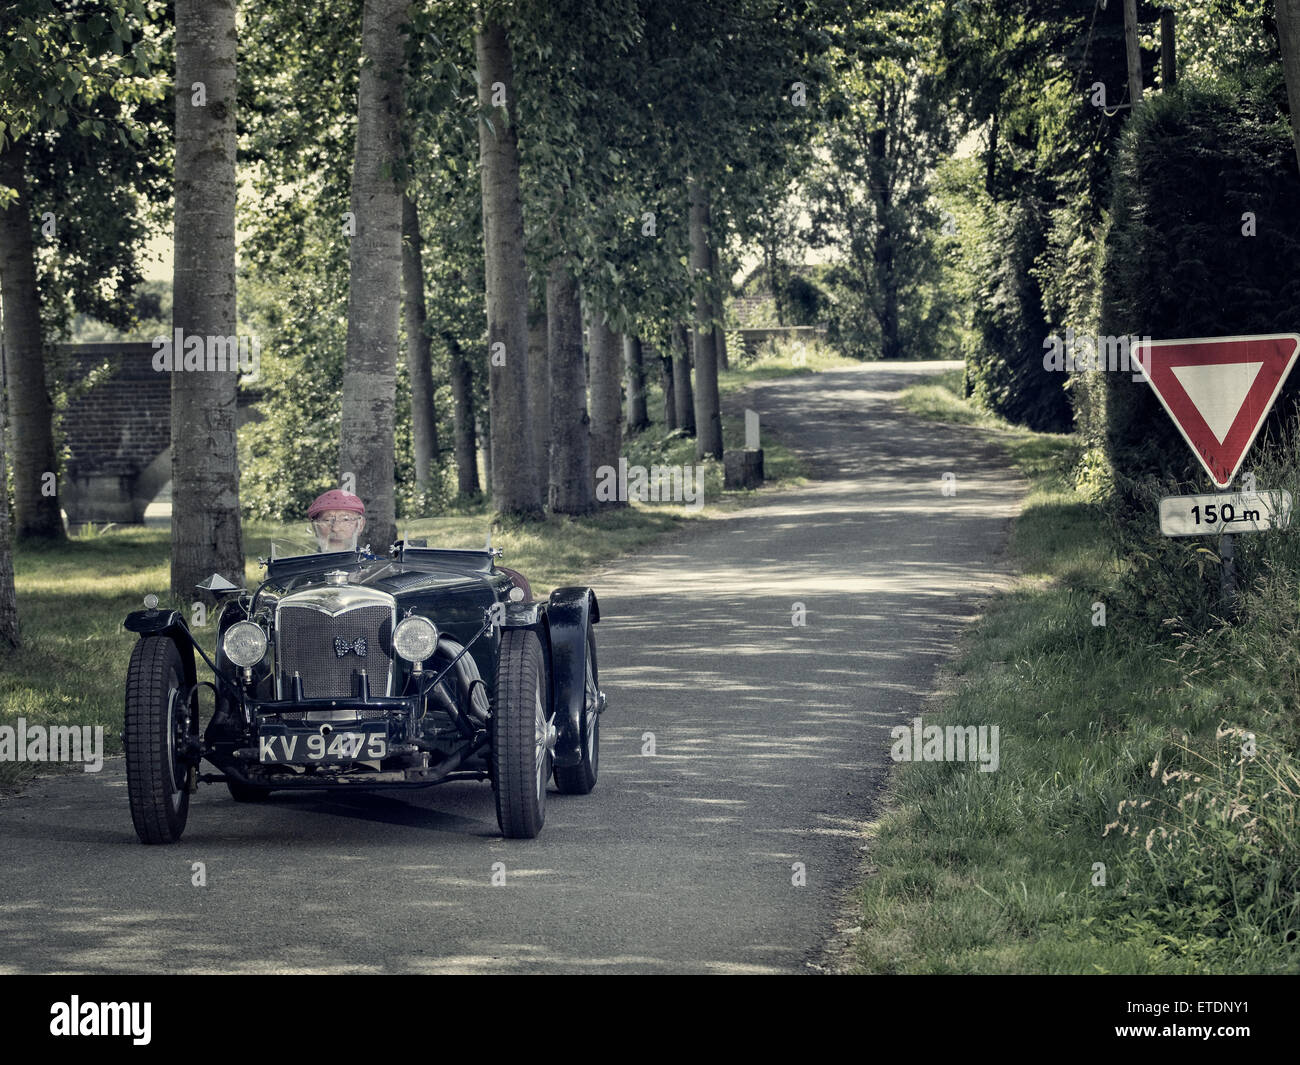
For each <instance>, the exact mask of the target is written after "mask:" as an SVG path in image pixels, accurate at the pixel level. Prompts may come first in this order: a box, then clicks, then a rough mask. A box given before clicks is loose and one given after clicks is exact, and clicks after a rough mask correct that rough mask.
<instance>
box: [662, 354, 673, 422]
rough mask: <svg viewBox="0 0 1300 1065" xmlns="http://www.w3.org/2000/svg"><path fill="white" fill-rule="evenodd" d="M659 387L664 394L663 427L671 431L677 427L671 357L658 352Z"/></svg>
mask: <svg viewBox="0 0 1300 1065" xmlns="http://www.w3.org/2000/svg"><path fill="white" fill-rule="evenodd" d="M659 387H660V389H662V391H663V394H664V428H665V429H666V430H667V431H668V432H670V433H671V432H672V431H673V430H674V429H676V428H677V397H676V395H675V394H674V389H673V357H672V355H671V354H670V353H667V352H662V351H661V352H660V353H659Z"/></svg>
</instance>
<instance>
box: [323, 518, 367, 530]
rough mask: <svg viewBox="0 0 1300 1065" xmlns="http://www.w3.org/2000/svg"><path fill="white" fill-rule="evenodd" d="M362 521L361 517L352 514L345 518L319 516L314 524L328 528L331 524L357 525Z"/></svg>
mask: <svg viewBox="0 0 1300 1065" xmlns="http://www.w3.org/2000/svg"><path fill="white" fill-rule="evenodd" d="M360 521H361V519H360V518H359V517H358V516H357V515H355V514H351V515H348V516H347V517H343V518H317V519H316V521H315V522H314V524H315V525H316V526H318V527H319V528H322V529H328V528H329V527H330V526H331V525H342V526H344V527H347V526H349V525H356V524H357V523H358V522H360Z"/></svg>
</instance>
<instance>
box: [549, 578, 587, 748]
mask: <svg viewBox="0 0 1300 1065" xmlns="http://www.w3.org/2000/svg"><path fill="white" fill-rule="evenodd" d="M546 613H547V617H548V618H549V620H550V628H551V662H552V665H551V700H552V705H553V706H554V707H555V724H556V729H557V731H558V732H559V736H558V737H557V739H556V743H555V764H556V765H557V766H574V765H577V764H578V763H579V762H581V761H582V711H583V708H584V703H585V700H586V679H587V625H588V624H589V623H590V624H595V623H596V622H597V621H599V620H600V607H599V605H598V604H597V602H596V593H595V592H593V591H592V590H591V589H590V588H579V587H572V588H557V589H555V591H553V592H552V593H551V599H550V603H549V604H548V606H547V611H546Z"/></svg>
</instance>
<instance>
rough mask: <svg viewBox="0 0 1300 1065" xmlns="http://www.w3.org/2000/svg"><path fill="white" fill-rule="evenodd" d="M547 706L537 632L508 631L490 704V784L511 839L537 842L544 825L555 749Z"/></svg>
mask: <svg viewBox="0 0 1300 1065" xmlns="http://www.w3.org/2000/svg"><path fill="white" fill-rule="evenodd" d="M546 704H547V699H546V664H545V661H544V659H543V657H542V645H541V642H540V641H539V640H538V639H537V634H536V633H535V632H532V631H530V630H528V629H506V630H505V631H504V632H502V633H501V656H500V659H499V661H498V663H497V680H496V698H495V699H494V700H493V705H492V783H493V787H494V788H495V789H496V800H497V823H498V824H499V825H500V826H501V834H502V835H503V836H505V837H506V838H507V839H533V838H535V837H536V836H537V834H538V833H539V832H540V831H541V830H542V825H543V824H544V823H545V821H546V782H547V780H548V779H549V778H550V775H551V750H552V746H553V744H552V741H551V737H550V732H551V723H550V719H549V716H548V713H547V709H548V708H547V705H546Z"/></svg>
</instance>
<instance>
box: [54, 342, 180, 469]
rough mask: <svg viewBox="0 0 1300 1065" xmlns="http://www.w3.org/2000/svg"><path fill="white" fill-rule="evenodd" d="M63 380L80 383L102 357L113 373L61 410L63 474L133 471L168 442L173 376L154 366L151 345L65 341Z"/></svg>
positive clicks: (150, 458) (63, 349)
mask: <svg viewBox="0 0 1300 1065" xmlns="http://www.w3.org/2000/svg"><path fill="white" fill-rule="evenodd" d="M60 355H61V357H62V358H64V359H65V360H66V366H65V379H66V380H67V381H68V382H69V384H72V383H78V382H81V381H83V380H84V379H85V377H86V375H87V373H89V372H90V371H91V370H92V369H93V368H94V367H96V366H98V365H100V364H101V363H102V362H103V361H104V360H105V359H106V358H107V359H109V360H110V361H111V363H112V364H113V365H114V367H115V370H114V372H113V373H112V375H111V376H109V377H107V378H105V379H103V380H101V381H99V383H98V384H96V385H94V386H93V387H92V388H91V389H90V390H89V391H87V392H86V393H85V394H84V395H80V396H78V397H77V398H75V399H73V400H72V401H71V402H70V403H69V404H68V407H67V409H66V410H65V411H64V412H63V437H64V443H65V444H66V445H67V447H68V448H69V450H70V452H71V457H70V459H69V461H68V466H67V470H66V476H69V477H76V476H78V475H86V474H92V473H93V474H129V475H133V474H136V473H138V472H139V471H140V470H142V469H143V468H144V467H145V466H147V465H149V463H150V462H152V461H153V460H154V459H155V458H157V457H158V455H159V454H161V453H162V452H163V451H166V450H167V448H168V446H170V443H171V425H170V423H171V379H170V375H169V374H165V373H158V372H157V371H155V370H154V368H153V355H154V348H153V345H152V344H67V345H63V346H61V348H60Z"/></svg>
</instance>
